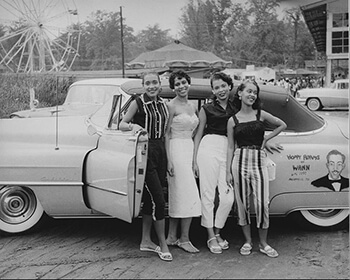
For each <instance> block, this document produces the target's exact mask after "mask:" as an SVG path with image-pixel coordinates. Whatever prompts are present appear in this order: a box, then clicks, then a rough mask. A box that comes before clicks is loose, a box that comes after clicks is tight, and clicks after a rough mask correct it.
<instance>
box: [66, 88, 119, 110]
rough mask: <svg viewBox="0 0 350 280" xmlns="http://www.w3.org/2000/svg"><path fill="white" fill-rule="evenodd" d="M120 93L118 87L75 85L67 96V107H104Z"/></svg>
mask: <svg viewBox="0 0 350 280" xmlns="http://www.w3.org/2000/svg"><path fill="white" fill-rule="evenodd" d="M117 91H118V86H116V85H74V86H72V87H71V88H70V89H69V91H68V94H67V98H66V101H65V102H64V104H65V105H70V104H91V105H102V104H104V103H105V102H106V101H107V100H108V99H109V98H110V97H111V96H112V95H113V94H114V93H116V92H117Z"/></svg>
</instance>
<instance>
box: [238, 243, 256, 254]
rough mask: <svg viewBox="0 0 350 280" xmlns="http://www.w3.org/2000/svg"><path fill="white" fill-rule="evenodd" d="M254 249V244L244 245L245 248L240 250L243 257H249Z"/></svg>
mask: <svg viewBox="0 0 350 280" xmlns="http://www.w3.org/2000/svg"><path fill="white" fill-rule="evenodd" d="M252 249H253V246H252V244H250V243H244V244H243V246H242V247H241V249H240V250H239V252H240V254H241V255H243V256H248V255H250V254H251V252H252Z"/></svg>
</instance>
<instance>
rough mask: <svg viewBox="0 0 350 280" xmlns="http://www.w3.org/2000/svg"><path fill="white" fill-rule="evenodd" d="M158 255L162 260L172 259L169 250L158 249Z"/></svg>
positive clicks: (168, 260)
mask: <svg viewBox="0 0 350 280" xmlns="http://www.w3.org/2000/svg"><path fill="white" fill-rule="evenodd" d="M158 256H159V258H160V259H161V260H163V261H167V262H171V261H172V260H173V256H172V255H171V253H170V252H165V253H163V252H162V251H159V252H158Z"/></svg>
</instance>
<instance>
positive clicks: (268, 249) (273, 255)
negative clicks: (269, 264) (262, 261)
mask: <svg viewBox="0 0 350 280" xmlns="http://www.w3.org/2000/svg"><path fill="white" fill-rule="evenodd" d="M260 252H261V253H263V254H265V255H267V256H269V257H270V258H277V257H278V253H277V251H276V250H275V249H273V248H272V247H271V246H270V245H266V246H265V248H261V247H260Z"/></svg>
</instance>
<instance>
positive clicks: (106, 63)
mask: <svg viewBox="0 0 350 280" xmlns="http://www.w3.org/2000/svg"><path fill="white" fill-rule="evenodd" d="M120 28H121V26H120V13H119V12H109V13H107V12H105V11H100V10H98V11H96V12H95V13H93V14H92V19H91V20H88V21H86V22H85V24H84V32H83V33H82V37H83V40H82V41H83V42H84V43H85V46H84V48H85V50H86V58H87V59H91V60H92V63H91V67H92V68H94V69H121V68H122V63H121V60H122V51H121V32H120V31H121V29H120ZM132 32H133V29H132V28H131V27H128V26H126V25H124V24H123V39H124V46H127V45H128V43H129V42H133V41H134V40H135V37H134V35H132ZM124 55H125V57H126V58H127V57H128V56H130V53H129V52H128V50H127V49H125V51H124Z"/></svg>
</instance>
